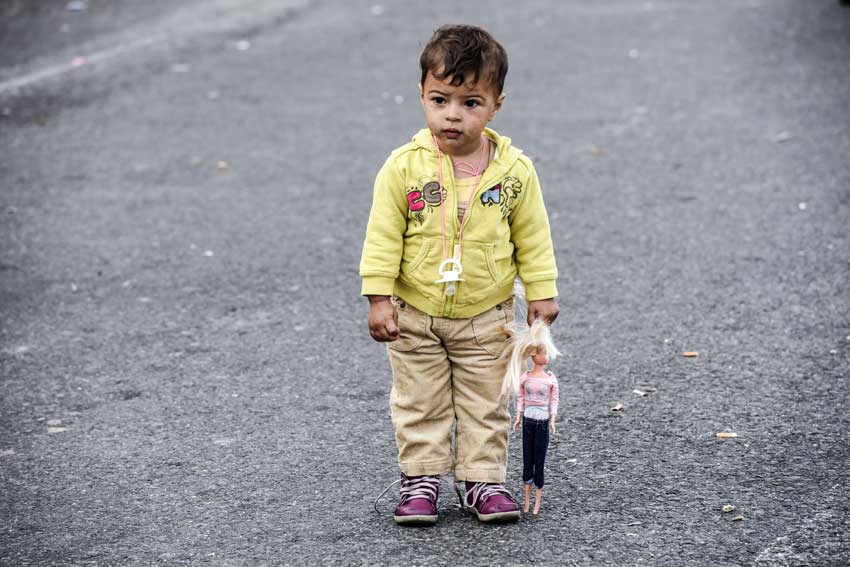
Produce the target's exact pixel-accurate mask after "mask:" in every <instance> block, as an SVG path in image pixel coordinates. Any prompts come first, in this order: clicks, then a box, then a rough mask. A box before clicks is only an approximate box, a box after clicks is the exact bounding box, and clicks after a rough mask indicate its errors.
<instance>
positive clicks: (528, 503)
mask: <svg viewBox="0 0 850 567" xmlns="http://www.w3.org/2000/svg"><path fill="white" fill-rule="evenodd" d="M524 486H525V494H523V500H522V511H523V512H525V513H526V514H527V513H528V508H529V506H531V484H530V483H528V482H526V483H525V485H524Z"/></svg>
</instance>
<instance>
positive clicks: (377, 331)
mask: <svg viewBox="0 0 850 567" xmlns="http://www.w3.org/2000/svg"><path fill="white" fill-rule="evenodd" d="M369 334H370V335H372V338H373V339H375V340H376V341H379V342H382V343H386V342H392V341H394V340H396V339H398V310H397V309H396V307H395V305H393V304H392V302H391V301H390V298H389V296H386V295H370V296H369Z"/></svg>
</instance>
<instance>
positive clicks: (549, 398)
mask: <svg viewBox="0 0 850 567" xmlns="http://www.w3.org/2000/svg"><path fill="white" fill-rule="evenodd" d="M558 398H559V394H558V379H557V378H555V375H554V374H552V373H551V372H548V373H547V376H546V377H544V378H540V377H537V376H529V375H528V373H527V372H524V373H523V375H522V376H520V377H519V394H518V395H517V398H516V411H517V414H521V413H523V411H524V410H525V408H526V407H539V408H545V407H548V408H549V414H550V415H555V414H557V413H558Z"/></svg>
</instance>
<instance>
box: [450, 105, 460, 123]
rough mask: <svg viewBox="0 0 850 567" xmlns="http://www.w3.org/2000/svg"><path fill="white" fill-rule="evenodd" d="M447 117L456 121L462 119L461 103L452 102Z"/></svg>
mask: <svg viewBox="0 0 850 567" xmlns="http://www.w3.org/2000/svg"><path fill="white" fill-rule="evenodd" d="M447 117H448V119H449V120H454V121H457V120H460V118H461V111H460V105H459V104H450V105H449V112H448V114H447Z"/></svg>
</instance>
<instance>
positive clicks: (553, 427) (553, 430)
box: [549, 416, 555, 433]
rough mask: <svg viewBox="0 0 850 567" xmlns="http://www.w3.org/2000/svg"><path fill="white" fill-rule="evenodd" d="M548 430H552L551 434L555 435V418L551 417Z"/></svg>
mask: <svg viewBox="0 0 850 567" xmlns="http://www.w3.org/2000/svg"><path fill="white" fill-rule="evenodd" d="M549 429H551V430H552V433H555V416H552V419H550V420H549Z"/></svg>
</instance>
